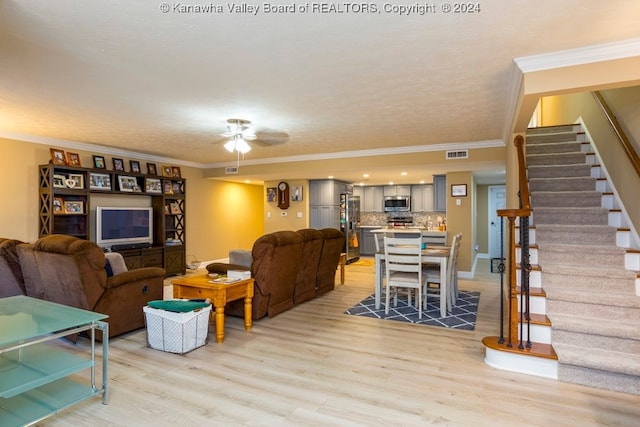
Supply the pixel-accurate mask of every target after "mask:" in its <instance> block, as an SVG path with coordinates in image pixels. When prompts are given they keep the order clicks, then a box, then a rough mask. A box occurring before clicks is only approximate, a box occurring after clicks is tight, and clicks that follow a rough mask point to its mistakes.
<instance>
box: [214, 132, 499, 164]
mask: <svg viewBox="0 0 640 427" xmlns="http://www.w3.org/2000/svg"><path fill="white" fill-rule="evenodd" d="M504 146H505V142H504V141H503V140H499V139H494V140H486V141H470V142H452V143H446V144H433V145H412V146H407V147H389V148H377V149H371V150H356V151H339V152H336V153H321V154H303V155H300V156H289V157H269V158H266V159H255V160H251V159H246V158H245V159H244V160H242V164H243V165H265V164H270V163H293V162H305V161H317V160H332V159H344V158H354V157H373V156H389V155H394V154H411V153H427V152H434V151H449V150H473V149H480V148H496V147H504ZM235 165H237V161H231V162H221V163H209V164H206V165H204V167H205V168H207V169H210V168H221V167H226V166H235Z"/></svg>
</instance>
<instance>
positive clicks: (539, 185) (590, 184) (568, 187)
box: [529, 176, 600, 206]
mask: <svg viewBox="0 0 640 427" xmlns="http://www.w3.org/2000/svg"><path fill="white" fill-rule="evenodd" d="M596 182H597V180H596V178H591V177H590V176H584V177H573V176H571V177H560V178H530V179H529V191H530V192H531V193H534V192H536V191H549V192H553V191H567V192H569V191H570V192H582V191H594V190H595V188H596ZM568 196H569V198H570V199H579V198H580V194H574V195H571V194H569V195H568ZM598 206H600V203H598Z"/></svg>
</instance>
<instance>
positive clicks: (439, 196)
mask: <svg viewBox="0 0 640 427" xmlns="http://www.w3.org/2000/svg"><path fill="white" fill-rule="evenodd" d="M433 210H434V211H436V212H446V210H447V176H446V175H434V176H433Z"/></svg>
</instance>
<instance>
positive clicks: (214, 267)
mask: <svg viewBox="0 0 640 427" xmlns="http://www.w3.org/2000/svg"><path fill="white" fill-rule="evenodd" d="M229 270H242V271H247V270H251V268H250V267H245V266H244V265H239V264H228V263H224V262H213V263H211V264H209V265H207V271H208V272H209V273H217V274H227V271H229Z"/></svg>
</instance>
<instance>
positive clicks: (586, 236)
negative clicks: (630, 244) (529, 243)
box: [535, 224, 616, 245]
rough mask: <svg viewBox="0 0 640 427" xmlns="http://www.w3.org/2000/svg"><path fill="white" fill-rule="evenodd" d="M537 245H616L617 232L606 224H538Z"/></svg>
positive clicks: (536, 231)
mask: <svg viewBox="0 0 640 427" xmlns="http://www.w3.org/2000/svg"><path fill="white" fill-rule="evenodd" d="M535 235H536V243H537V244H540V242H549V243H554V242H555V243H563V242H571V243H573V244H576V245H581V244H584V245H615V244H616V230H615V228H613V227H609V226H608V225H606V224H602V225H574V224H538V225H536V226H535Z"/></svg>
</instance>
